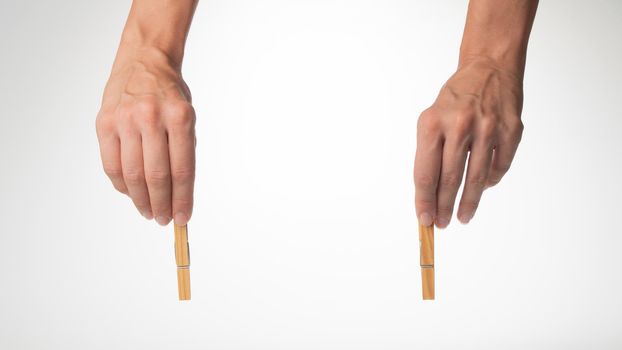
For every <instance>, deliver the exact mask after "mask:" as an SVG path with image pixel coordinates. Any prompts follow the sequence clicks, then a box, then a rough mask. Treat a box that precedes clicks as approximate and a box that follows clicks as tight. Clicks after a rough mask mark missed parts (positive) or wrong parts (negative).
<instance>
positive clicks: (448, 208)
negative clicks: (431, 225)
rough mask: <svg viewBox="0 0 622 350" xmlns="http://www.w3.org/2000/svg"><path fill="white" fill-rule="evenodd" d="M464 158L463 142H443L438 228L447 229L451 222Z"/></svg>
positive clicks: (465, 151)
mask: <svg viewBox="0 0 622 350" xmlns="http://www.w3.org/2000/svg"><path fill="white" fill-rule="evenodd" d="M466 158H467V147H466V145H464V142H459V141H458V140H457V139H453V140H452V139H448V140H447V141H445V145H444V146H443V159H442V164H441V175H440V178H439V183H438V190H437V204H436V226H437V227H438V228H445V227H447V225H449V222H450V221H451V215H452V213H453V209H454V202H455V200H456V195H457V193H458V188H460V183H461V182H462V174H463V173H464V164H465V162H466Z"/></svg>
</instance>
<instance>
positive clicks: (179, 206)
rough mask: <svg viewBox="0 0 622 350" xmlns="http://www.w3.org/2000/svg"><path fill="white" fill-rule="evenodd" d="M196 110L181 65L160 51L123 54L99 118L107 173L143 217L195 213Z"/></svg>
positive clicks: (165, 218) (161, 219) (180, 219)
mask: <svg viewBox="0 0 622 350" xmlns="http://www.w3.org/2000/svg"><path fill="white" fill-rule="evenodd" d="M194 126H195V113H194V109H193V107H192V105H191V96H190V90H189V89H188V86H187V85H186V83H185V82H184V81H183V79H182V77H181V72H180V68H178V67H176V66H175V65H173V64H171V61H170V60H169V59H168V57H167V56H166V55H165V54H164V53H163V52H161V51H159V50H157V49H151V48H140V49H137V48H125V49H120V50H119V54H118V55H117V59H116V61H115V64H114V66H113V70H112V73H111V75H110V79H109V80H108V83H107V84H106V88H105V91H104V96H103V101H102V106H101V109H100V111H99V113H98V115H97V119H96V129H97V138H98V140H99V147H100V153H101V159H102V164H103V168H104V171H105V172H106V174H107V175H108V177H109V178H110V180H111V181H112V184H113V186H114V187H115V188H116V189H117V190H118V191H119V192H121V193H124V194H126V195H128V196H129V197H131V199H132V201H133V202H134V205H135V206H136V208H137V209H138V211H139V212H140V213H141V214H142V215H143V216H144V217H145V218H147V219H149V220H150V219H152V218H154V217H155V219H156V221H157V222H158V223H159V224H160V225H167V224H168V223H169V222H170V221H171V219H172V218H174V219H175V223H176V224H178V225H185V224H186V223H187V222H188V220H189V219H190V216H191V215H192V202H193V187H194V176H195V145H196V138H195V131H194Z"/></svg>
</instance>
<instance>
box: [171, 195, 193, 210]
mask: <svg viewBox="0 0 622 350" xmlns="http://www.w3.org/2000/svg"><path fill="white" fill-rule="evenodd" d="M192 202H193V200H192V195H188V196H187V197H186V196H180V197H176V198H174V199H173V206H174V207H175V208H191V207H192Z"/></svg>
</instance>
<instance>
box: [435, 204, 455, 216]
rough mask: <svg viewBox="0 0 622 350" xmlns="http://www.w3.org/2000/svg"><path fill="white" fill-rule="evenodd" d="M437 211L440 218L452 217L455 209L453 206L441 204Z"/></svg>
mask: <svg viewBox="0 0 622 350" xmlns="http://www.w3.org/2000/svg"><path fill="white" fill-rule="evenodd" d="M436 209H437V212H438V215H439V216H451V214H452V212H453V210H454V207H453V206H452V205H446V204H440V205H439V206H438V208H436Z"/></svg>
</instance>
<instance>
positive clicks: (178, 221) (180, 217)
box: [175, 212, 188, 226]
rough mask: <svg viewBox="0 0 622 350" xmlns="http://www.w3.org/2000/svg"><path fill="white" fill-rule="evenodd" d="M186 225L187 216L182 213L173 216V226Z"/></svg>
mask: <svg viewBox="0 0 622 350" xmlns="http://www.w3.org/2000/svg"><path fill="white" fill-rule="evenodd" d="M187 223H188V215H186V214H184V213H182V212H178V213H177V214H175V225H177V226H184V225H185V224H187Z"/></svg>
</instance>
